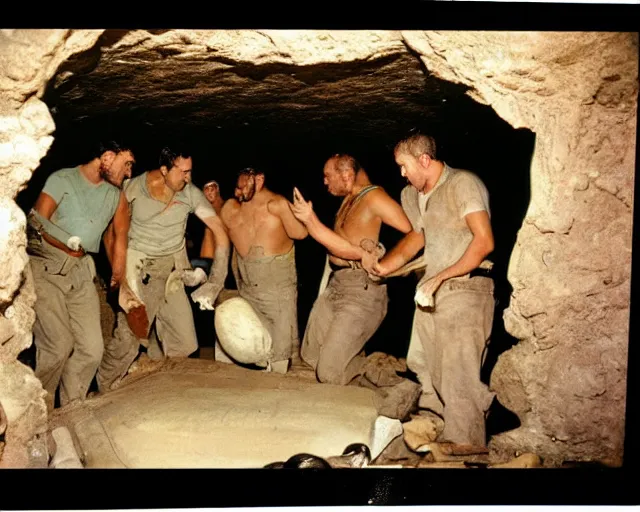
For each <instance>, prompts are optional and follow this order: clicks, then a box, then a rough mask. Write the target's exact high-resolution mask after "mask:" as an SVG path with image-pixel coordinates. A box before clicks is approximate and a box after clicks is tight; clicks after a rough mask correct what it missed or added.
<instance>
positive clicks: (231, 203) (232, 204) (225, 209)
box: [220, 198, 240, 220]
mask: <svg viewBox="0 0 640 512" xmlns="http://www.w3.org/2000/svg"><path fill="white" fill-rule="evenodd" d="M239 206H240V203H238V200H237V199H235V198H231V199H227V200H226V201H225V202H224V204H223V205H222V208H221V209H220V217H221V218H222V220H226V219H228V218H229V215H231V214H233V212H234V211H235V210H237V209H238V208H239Z"/></svg>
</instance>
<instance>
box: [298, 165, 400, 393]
mask: <svg viewBox="0 0 640 512" xmlns="http://www.w3.org/2000/svg"><path fill="white" fill-rule="evenodd" d="M324 184H325V185H326V186H327V188H328V190H329V193H330V194H332V195H334V196H338V197H344V200H343V202H342V205H341V207H340V209H339V211H338V213H337V215H336V219H335V225H334V231H332V230H331V229H329V228H328V227H327V226H325V225H323V224H322V223H321V222H320V220H319V219H318V217H317V216H316V215H315V213H314V212H313V209H312V205H311V203H310V202H306V201H305V200H304V198H303V197H302V195H301V194H300V193H299V192H298V190H297V189H295V190H294V203H293V204H292V205H291V207H292V210H293V213H294V215H295V216H296V217H297V218H298V219H299V220H300V221H301V222H303V223H304V225H305V226H306V228H307V229H308V231H309V234H310V235H311V236H312V237H313V238H314V239H315V240H317V241H318V242H320V243H321V244H322V245H324V246H325V247H326V248H327V250H328V252H329V258H328V261H329V265H330V267H331V270H332V273H331V276H330V278H329V280H328V283H327V285H326V288H325V289H324V290H322V289H321V293H320V295H319V296H318V298H317V299H316V301H315V303H314V305H313V308H312V309H311V313H310V315H309V321H308V323H307V328H306V331H305V334H304V339H303V342H302V359H303V360H304V361H305V362H307V363H308V364H310V365H311V366H312V367H313V368H314V369H315V371H316V376H317V379H318V380H319V381H320V382H327V383H331V384H341V385H345V384H348V383H349V382H351V381H352V380H353V379H354V378H355V377H357V376H358V375H361V374H362V371H363V366H364V362H365V360H366V358H365V357H364V356H363V355H361V352H362V350H363V348H364V346H365V344H366V342H367V341H368V340H369V338H371V336H372V335H373V334H374V333H375V331H376V330H377V329H378V327H379V326H380V324H381V323H382V320H383V319H384V317H385V315H386V314H387V302H388V297H387V286H386V284H383V283H380V282H379V280H375V279H372V277H371V276H370V275H369V274H368V273H367V272H366V271H365V270H363V269H362V263H361V261H363V259H364V261H367V262H368V264H371V261H370V260H371V259H372V258H373V259H375V252H376V247H380V246H379V243H378V239H379V236H380V228H381V226H382V223H385V224H387V225H389V226H391V227H393V228H395V229H397V230H399V231H401V232H402V233H404V234H406V233H409V232H410V231H411V223H410V222H409V219H408V218H407V216H406V215H405V213H404V211H403V210H402V207H401V206H400V205H399V204H398V203H397V202H396V201H394V200H393V199H392V198H391V196H389V194H387V193H386V192H385V191H384V189H382V188H381V187H380V186H378V185H373V184H372V183H371V181H370V180H369V177H368V176H367V173H366V172H365V170H364V169H363V168H362V167H361V166H360V164H359V163H358V162H357V161H356V159H355V158H353V157H352V156H350V155H343V154H338V155H334V156H332V157H331V158H329V160H327V162H326V163H325V166H324ZM367 258H369V260H367ZM321 288H322V287H321Z"/></svg>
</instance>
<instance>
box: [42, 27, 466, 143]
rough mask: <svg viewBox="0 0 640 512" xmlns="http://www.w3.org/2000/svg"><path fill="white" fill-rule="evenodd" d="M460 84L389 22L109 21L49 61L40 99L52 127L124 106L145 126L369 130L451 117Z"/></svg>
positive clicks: (118, 111)
mask: <svg viewBox="0 0 640 512" xmlns="http://www.w3.org/2000/svg"><path fill="white" fill-rule="evenodd" d="M464 93H465V88H464V87H462V86H460V85H456V84H452V83H448V82H443V81H441V80H438V79H436V78H433V77H431V76H429V73H428V72H427V71H426V69H425V68H424V65H423V64H422V62H421V61H420V60H419V58H417V57H416V56H415V55H413V54H412V53H411V52H410V50H408V48H407V47H406V46H405V45H404V43H403V42H402V37H401V35H400V33H398V32H392V31H380V32H372V31H367V32H358V31H354V32H346V31H345V32H326V33H325V32H319V31H302V33H301V32H300V31H254V30H251V31H236V30H231V31H223V30H210V31H204V30H168V31H167V30H161V31H148V30H133V31H117V30H108V31H106V32H105V33H104V34H103V35H102V36H101V38H100V40H99V41H98V44H97V45H96V46H95V47H94V48H92V49H91V50H88V51H86V52H84V53H82V54H80V55H76V56H74V57H72V58H71V59H70V60H69V61H67V62H66V63H65V64H64V65H63V66H62V67H61V68H60V69H59V70H58V73H57V75H56V76H55V77H54V78H53V79H52V80H51V81H50V84H49V88H48V90H47V93H46V95H45V101H46V102H47V103H48V104H49V106H50V107H51V109H52V112H53V114H54V119H55V121H56V124H57V125H58V128H59V129H60V128H64V127H65V126H67V125H68V124H70V123H72V125H73V128H74V129H77V128H78V127H79V124H78V122H79V121H80V122H81V123H80V124H82V122H84V123H87V124H88V125H91V124H92V123H101V124H104V123H105V119H109V120H110V122H113V123H116V122H117V121H119V120H121V119H122V118H124V117H126V121H127V122H126V125H127V126H129V127H136V128H135V129H140V128H143V129H145V130H153V129H154V128H153V127H156V126H162V129H163V131H166V130H171V129H172V128H173V129H175V130H176V131H184V130H185V129H186V130H189V129H193V130H202V129H205V130H225V131H227V130H231V131H235V130H237V129H242V128H243V127H246V126H251V125H259V126H260V127H261V128H268V129H274V130H279V131H280V132H281V133H286V132H289V133H291V132H295V133H296V134H303V133H308V131H314V130H317V129H319V128H321V127H322V128H326V127H328V126H331V127H332V129H333V130H335V131H337V132H341V133H343V134H354V135H357V136H358V137H363V138H368V137H374V138H377V137H379V136H380V134H383V133H384V134H387V135H388V136H390V137H393V136H395V134H397V133H398V132H399V131H404V130H406V128H407V127H409V126H412V125H415V124H417V123H419V124H424V123H425V122H430V123H431V122H433V123H437V122H441V120H443V119H448V118H451V115H450V113H451V108H452V105H453V103H455V100H461V99H462V100H463V101H466V102H469V103H471V100H470V98H468V97H466V96H464ZM458 103H459V101H458Z"/></svg>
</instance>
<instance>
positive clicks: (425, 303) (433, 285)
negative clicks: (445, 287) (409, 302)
mask: <svg viewBox="0 0 640 512" xmlns="http://www.w3.org/2000/svg"><path fill="white" fill-rule="evenodd" d="M443 281H444V279H443V278H442V277H441V276H440V274H436V275H435V276H433V277H432V278H431V279H429V280H428V281H426V282H425V283H424V284H423V285H422V286H420V288H418V291H417V292H416V295H415V297H414V300H415V301H416V303H417V304H418V305H419V306H422V307H423V308H432V307H434V305H435V304H434V295H435V293H436V292H437V291H438V288H440V285H441V284H442V282H443Z"/></svg>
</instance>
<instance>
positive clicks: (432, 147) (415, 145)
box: [393, 129, 437, 160]
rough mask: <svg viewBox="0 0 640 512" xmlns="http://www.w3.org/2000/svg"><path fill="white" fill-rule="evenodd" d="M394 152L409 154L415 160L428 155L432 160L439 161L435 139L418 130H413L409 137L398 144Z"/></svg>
mask: <svg viewBox="0 0 640 512" xmlns="http://www.w3.org/2000/svg"><path fill="white" fill-rule="evenodd" d="M393 152H394V153H408V154H410V155H412V156H414V157H415V158H419V157H420V155H422V154H425V153H426V154H427V155H429V157H430V158H433V159H434V160H436V159H437V157H436V141H435V139H434V138H433V137H432V136H431V135H427V134H425V133H423V132H421V131H420V130H417V129H412V130H411V131H410V133H409V135H408V136H406V137H405V138H403V139H402V140H401V141H400V142H398V143H397V144H396V146H395V148H394V150H393Z"/></svg>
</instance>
